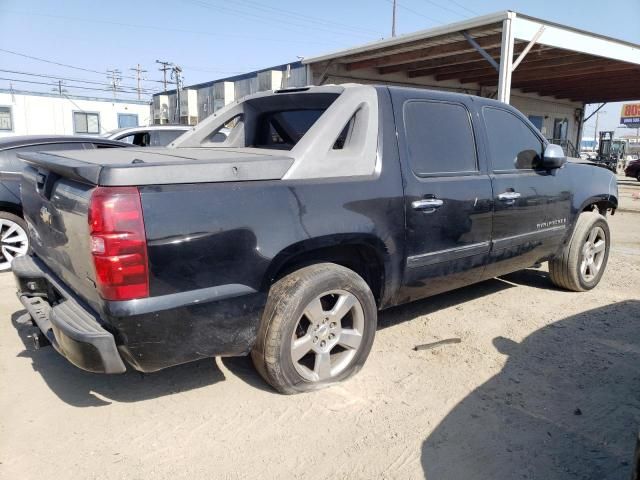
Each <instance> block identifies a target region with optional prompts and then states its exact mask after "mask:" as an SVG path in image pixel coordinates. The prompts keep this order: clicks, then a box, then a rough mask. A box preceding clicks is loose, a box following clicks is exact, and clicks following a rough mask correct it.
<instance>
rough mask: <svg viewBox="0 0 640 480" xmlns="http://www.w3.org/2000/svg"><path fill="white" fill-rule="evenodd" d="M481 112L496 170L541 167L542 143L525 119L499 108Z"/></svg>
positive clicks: (486, 109)
mask: <svg viewBox="0 0 640 480" xmlns="http://www.w3.org/2000/svg"><path fill="white" fill-rule="evenodd" d="M482 113H483V116H484V121H485V125H486V126H487V136H488V137H489V154H490V157H491V164H492V167H493V169H494V170H514V169H518V170H521V169H531V168H537V167H538V166H539V164H540V160H541V159H542V142H541V141H540V139H539V138H538V137H537V136H536V135H535V134H534V133H533V132H532V131H531V129H530V128H529V127H528V126H527V125H526V124H525V123H524V122H523V121H522V120H520V119H519V118H518V117H516V116H515V115H513V114H512V113H509V112H507V111H505V110H500V109H497V108H484V109H483V112H482Z"/></svg>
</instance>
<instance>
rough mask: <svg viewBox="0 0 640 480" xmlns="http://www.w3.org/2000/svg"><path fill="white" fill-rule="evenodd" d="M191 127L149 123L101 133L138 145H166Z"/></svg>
mask: <svg viewBox="0 0 640 480" xmlns="http://www.w3.org/2000/svg"><path fill="white" fill-rule="evenodd" d="M192 128H193V127H190V126H188V125H150V126H148V127H127V128H118V129H117V130H112V131H110V132H107V133H105V134H103V135H102V136H103V137H104V138H109V139H111V140H120V141H121V142H125V143H130V144H132V145H137V146H138V147H166V146H167V145H169V144H170V143H171V142H173V141H174V140H175V139H176V138H178V137H179V136H180V135H182V134H184V133H185V132H188V131H189V130H191V129H192Z"/></svg>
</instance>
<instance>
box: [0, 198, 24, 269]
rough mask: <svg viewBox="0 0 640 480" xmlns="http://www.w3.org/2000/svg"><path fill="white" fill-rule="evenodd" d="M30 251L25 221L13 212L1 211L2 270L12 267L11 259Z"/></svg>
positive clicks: (0, 251) (0, 257)
mask: <svg viewBox="0 0 640 480" xmlns="http://www.w3.org/2000/svg"><path fill="white" fill-rule="evenodd" d="M28 251H29V237H28V235H27V224H26V223H25V221H24V220H23V219H22V218H20V217H19V216H17V215H14V214H13V213H9V212H2V211H0V272H4V271H7V270H9V269H11V261H12V260H13V259H14V258H15V257H17V256H20V255H25V254H26V253H27V252H28Z"/></svg>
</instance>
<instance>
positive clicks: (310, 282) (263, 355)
mask: <svg viewBox="0 0 640 480" xmlns="http://www.w3.org/2000/svg"><path fill="white" fill-rule="evenodd" d="M376 324H377V308H376V303H375V300H374V298H373V294H372V293H371V289H370V288H369V286H368V285H367V283H366V282H365V281H364V280H363V279H362V277H360V276H359V275H358V274H356V273H355V272H353V271H352V270H349V269H348V268H345V267H342V266H340V265H336V264H332V263H320V264H316V265H311V266H308V267H304V268H301V269H299V270H296V271H294V272H292V273H290V274H289V275H287V276H285V277H283V278H281V279H280V280H278V281H277V282H276V283H274V284H273V285H272V287H271V289H270V291H269V298H268V300H267V305H266V307H265V310H264V313H263V317H262V322H261V325H260V330H259V332H258V338H257V341H256V344H255V346H254V348H253V350H252V352H251V357H252V359H253V363H254V365H255V366H256V369H257V370H258V372H260V375H261V376H262V377H263V378H264V379H265V380H266V381H267V382H268V383H269V384H270V385H271V386H273V387H274V388H275V389H276V390H278V391H279V392H281V393H285V394H293V393H300V392H306V391H309V390H316V389H320V388H324V387H327V386H329V385H332V384H334V383H337V382H340V381H342V380H345V379H347V378H349V377H350V376H352V375H354V374H355V373H356V372H357V371H358V370H360V368H361V367H362V365H363V364H364V362H365V360H366V359H367V357H368V355H369V352H370V351H371V345H372V344H373V338H374V336H375V332H376Z"/></svg>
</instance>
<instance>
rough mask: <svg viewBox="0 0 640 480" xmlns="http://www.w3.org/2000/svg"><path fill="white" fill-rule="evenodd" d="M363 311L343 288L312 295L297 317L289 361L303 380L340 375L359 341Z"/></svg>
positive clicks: (361, 331)
mask: <svg viewBox="0 0 640 480" xmlns="http://www.w3.org/2000/svg"><path fill="white" fill-rule="evenodd" d="M363 333H364V310H363V308H362V305H361V304H360V302H359V300H358V299H357V298H356V296H355V295H353V294H352V293H350V292H347V291H345V290H333V291H330V292H326V293H323V294H321V295H320V296H318V297H316V298H314V299H313V300H312V301H311V302H309V304H308V305H307V306H306V308H305V309H304V313H303V314H302V316H301V317H300V319H298V322H297V324H296V328H295V329H294V332H293V335H292V338H291V360H292V361H293V365H294V367H295V369H296V371H297V372H298V374H300V375H301V376H302V377H303V378H304V379H305V380H307V381H309V382H318V381H324V380H328V379H331V378H335V377H337V376H338V375H340V374H341V373H342V372H343V371H344V370H345V369H346V368H347V367H348V366H349V364H350V363H351V361H352V360H353V358H354V357H355V356H356V354H357V353H358V350H359V348H360V345H361V344H362V335H363Z"/></svg>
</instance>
